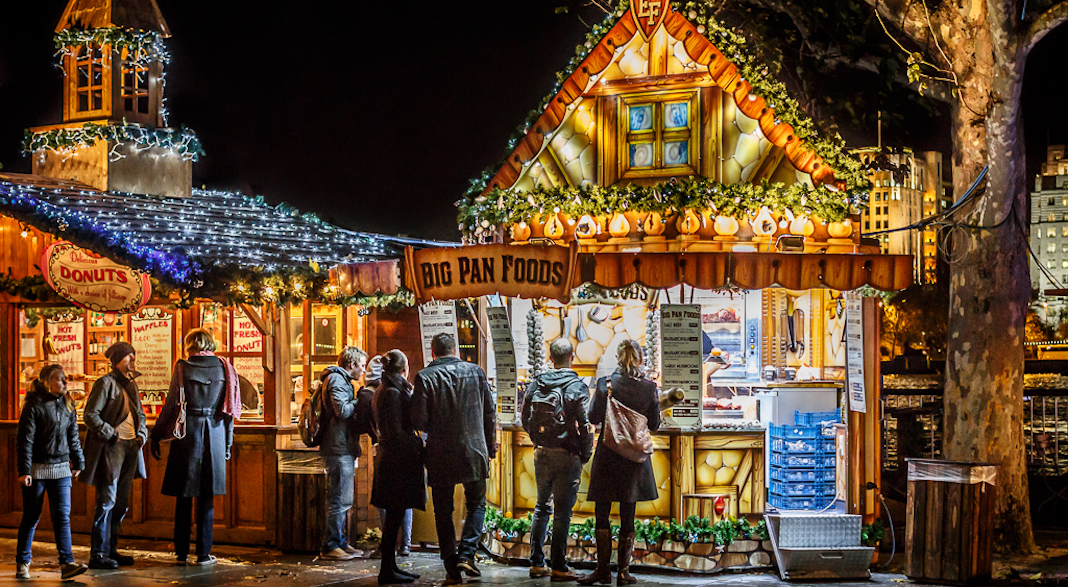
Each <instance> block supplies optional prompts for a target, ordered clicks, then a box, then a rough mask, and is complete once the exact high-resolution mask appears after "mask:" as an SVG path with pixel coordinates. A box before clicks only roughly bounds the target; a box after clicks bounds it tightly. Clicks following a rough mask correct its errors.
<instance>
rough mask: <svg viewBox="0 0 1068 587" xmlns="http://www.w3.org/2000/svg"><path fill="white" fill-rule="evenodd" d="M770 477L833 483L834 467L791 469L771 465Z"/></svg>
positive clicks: (794, 480) (790, 480)
mask: <svg viewBox="0 0 1068 587" xmlns="http://www.w3.org/2000/svg"><path fill="white" fill-rule="evenodd" d="M771 479H772V480H773V481H785V482H795V483H796V482H805V481H808V482H813V481H824V482H828V483H834V480H835V470H834V467H816V468H812V469H792V468H788V467H782V466H779V467H772V468H771Z"/></svg>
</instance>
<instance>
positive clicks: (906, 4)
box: [864, 0, 929, 47]
mask: <svg viewBox="0 0 1068 587" xmlns="http://www.w3.org/2000/svg"><path fill="white" fill-rule="evenodd" d="M864 1H865V2H867V3H868V4H870V5H871V6H872V8H874V9H875V10H876V11H877V12H878V13H879V15H880V16H882V17H883V18H884V19H886V20H887V21H889V22H893V23H894V24H895V25H896V26H897V27H898V28H899V29H900V30H901V32H902V33H903V34H904V35H905V36H906V37H908V38H909V40H910V41H912V42H913V43H915V44H917V45H919V46H921V47H922V46H926V45H927V42H928V38H927V37H928V30H929V29H928V24H927V19H926V18H925V15H923V14H921V12H922V11H921V10H916V9H915V8H916V6H915V3H913V2H910V1H908V0H864Z"/></svg>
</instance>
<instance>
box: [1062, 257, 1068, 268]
mask: <svg viewBox="0 0 1068 587" xmlns="http://www.w3.org/2000/svg"><path fill="white" fill-rule="evenodd" d="M1061 268H1062V269H1068V259H1065V260H1063V261H1061Z"/></svg>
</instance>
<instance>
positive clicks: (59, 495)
mask: <svg viewBox="0 0 1068 587" xmlns="http://www.w3.org/2000/svg"><path fill="white" fill-rule="evenodd" d="M70 480H71V478H70V477H67V478H65V479H34V480H33V484H32V485H30V486H29V487H26V486H25V485H23V486H22V523H21V524H19V540H18V547H17V549H16V554H15V561H16V562H18V563H19V564H23V563H29V562H30V560H31V559H33V532H34V530H36V529H37V522H38V520H40V519H41V507H42V506H43V505H44V496H45V492H48V509H49V510H51V511H50V512H49V513H50V514H51V516H52V530H53V531H54V532H55V534H56V550H57V551H59V564H61V565H62V564H66V563H72V562H74V554H73V553H72V552H71V548H70Z"/></svg>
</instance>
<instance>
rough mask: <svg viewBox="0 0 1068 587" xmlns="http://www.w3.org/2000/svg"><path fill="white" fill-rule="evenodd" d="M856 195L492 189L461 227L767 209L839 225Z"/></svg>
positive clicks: (807, 190) (730, 188) (479, 231)
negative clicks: (549, 216)
mask: <svg viewBox="0 0 1068 587" xmlns="http://www.w3.org/2000/svg"><path fill="white" fill-rule="evenodd" d="M858 194H859V192H853V193H850V192H834V191H831V190H829V189H827V188H826V187H824V186H818V187H815V188H813V187H811V186H809V185H808V184H803V183H795V184H793V185H789V186H787V185H784V184H781V183H769V182H767V181H766V180H765V181H763V182H761V183H759V184H753V183H748V182H746V183H736V184H724V183H719V182H717V181H713V180H709V179H700V178H686V179H682V180H679V179H675V178H673V179H671V180H669V181H666V182H664V183H660V184H657V185H651V186H642V185H635V184H631V185H625V186H621V185H612V186H608V187H602V186H598V185H589V186H585V187H581V188H573V187H566V186H562V187H551V188H546V187H542V186H539V187H536V188H534V189H533V190H531V191H529V192H519V191H516V190H508V189H501V188H494V189H493V190H491V191H489V192H488V193H486V194H484V195H480V196H476V197H475V198H473V199H471V200H461V201H460V202H459V209H460V216H459V219H460V226H461V229H462V230H463V232H464V235H465V236H475V237H479V236H481V235H483V234H485V233H488V232H490V231H492V230H493V229H494V227H495V226H496V225H498V224H505V225H508V224H514V223H517V222H530V221H531V220H532V219H533V218H534V216H535V215H537V214H545V213H546V212H547V211H548V212H563V213H565V214H570V215H571V216H582V215H583V214H589V215H591V216H600V215H607V214H611V213H613V212H617V211H628V210H629V211H634V212H659V213H661V214H667V213H674V212H678V211H681V210H685V209H687V208H689V209H693V210H695V211H701V212H703V211H709V210H710V211H712V212H714V213H715V214H717V215H721V216H732V217H735V218H742V217H744V216H752V215H754V214H756V213H757V212H759V211H760V209H761V207H763V206H767V207H769V208H770V209H771V210H772V211H773V212H783V211H786V210H790V211H791V212H792V213H793V214H794V215H796V216H816V217H819V218H821V219H823V220H824V221H828V222H835V221H839V220H842V219H843V218H845V217H846V215H848V214H849V212H850V210H851V209H852V208H855V207H856V206H859V205H861V203H862V199H861V198H860V197H859V195H858Z"/></svg>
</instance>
